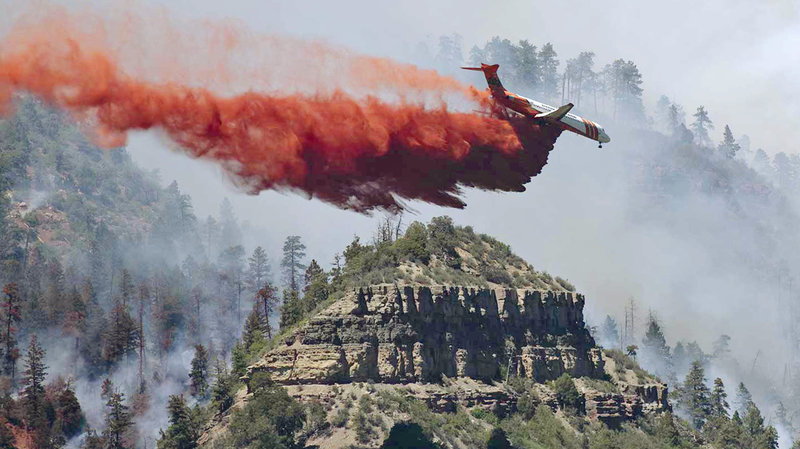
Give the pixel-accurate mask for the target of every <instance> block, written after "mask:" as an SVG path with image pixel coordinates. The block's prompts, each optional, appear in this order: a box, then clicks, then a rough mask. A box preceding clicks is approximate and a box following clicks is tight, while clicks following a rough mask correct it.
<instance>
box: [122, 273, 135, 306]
mask: <svg viewBox="0 0 800 449" xmlns="http://www.w3.org/2000/svg"><path fill="white" fill-rule="evenodd" d="M120 277H121V279H120V281H119V293H120V296H121V297H122V306H123V308H124V309H125V310H127V309H128V305H129V304H130V303H131V301H133V295H134V285H133V276H131V272H130V271H128V269H127V268H124V269H123V270H122V274H121V276H120Z"/></svg>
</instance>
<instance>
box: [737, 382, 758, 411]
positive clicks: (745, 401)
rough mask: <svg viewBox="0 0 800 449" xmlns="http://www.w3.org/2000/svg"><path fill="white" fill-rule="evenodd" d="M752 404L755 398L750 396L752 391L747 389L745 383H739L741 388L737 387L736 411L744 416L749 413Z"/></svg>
mask: <svg viewBox="0 0 800 449" xmlns="http://www.w3.org/2000/svg"><path fill="white" fill-rule="evenodd" d="M752 403H753V396H752V395H750V390H748V389H747V387H746V386H745V385H744V382H739V386H738V387H736V398H735V399H734V400H733V406H734V410H736V411H737V412H739V414H740V415H743V414H745V413H747V409H748V407H750V404H752Z"/></svg>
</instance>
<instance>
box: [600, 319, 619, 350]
mask: <svg viewBox="0 0 800 449" xmlns="http://www.w3.org/2000/svg"><path fill="white" fill-rule="evenodd" d="M600 336H601V341H602V342H603V344H604V345H608V346H610V347H614V346H616V345H618V344H619V329H618V328H617V321H616V320H615V319H614V318H611V315H606V319H605V320H604V321H603V325H602V326H601V327H600Z"/></svg>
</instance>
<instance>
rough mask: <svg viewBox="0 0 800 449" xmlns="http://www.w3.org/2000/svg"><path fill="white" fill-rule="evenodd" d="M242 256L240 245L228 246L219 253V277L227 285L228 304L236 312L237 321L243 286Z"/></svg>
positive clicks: (239, 321) (238, 319)
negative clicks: (220, 268)
mask: <svg viewBox="0 0 800 449" xmlns="http://www.w3.org/2000/svg"><path fill="white" fill-rule="evenodd" d="M244 256H245V253H244V248H243V247H242V246H241V245H235V246H231V247H228V248H226V249H225V250H224V251H222V254H220V264H221V265H222V273H221V274H220V279H221V280H223V281H224V282H225V285H227V287H228V292H229V299H230V304H231V308H232V309H233V311H234V312H235V313H236V322H237V323H241V310H242V292H243V291H244V288H245V281H244Z"/></svg>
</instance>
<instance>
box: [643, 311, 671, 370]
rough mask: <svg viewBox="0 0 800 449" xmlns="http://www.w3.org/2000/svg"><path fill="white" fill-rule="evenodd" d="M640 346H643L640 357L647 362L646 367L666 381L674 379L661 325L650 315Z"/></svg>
mask: <svg viewBox="0 0 800 449" xmlns="http://www.w3.org/2000/svg"><path fill="white" fill-rule="evenodd" d="M642 346H644V351H643V356H642V357H644V358H645V359H646V360H647V361H648V362H649V363H648V365H652V366H653V367H654V371H655V372H656V374H657V375H659V376H661V377H663V378H666V379H674V378H675V373H674V369H673V366H672V357H671V356H670V352H669V346H667V340H666V338H664V333H663V332H662V330H661V325H660V324H658V321H657V320H656V318H655V316H654V315H653V314H652V313H651V314H650V315H649V316H648V319H647V331H646V332H645V335H644V338H643V339H642Z"/></svg>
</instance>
